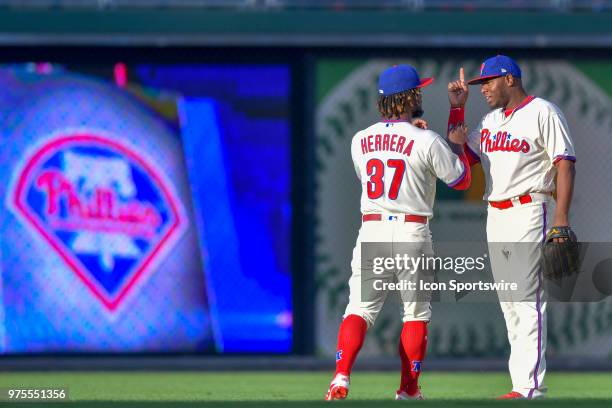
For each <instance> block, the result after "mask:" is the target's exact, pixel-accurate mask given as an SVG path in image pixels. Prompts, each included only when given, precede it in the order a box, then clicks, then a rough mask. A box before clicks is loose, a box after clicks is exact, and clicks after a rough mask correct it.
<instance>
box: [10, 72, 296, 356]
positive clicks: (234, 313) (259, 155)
mask: <svg viewBox="0 0 612 408" xmlns="http://www.w3.org/2000/svg"><path fill="white" fill-rule="evenodd" d="M98 69H99V67H93V68H92V69H91V72H92V73H93V75H92V74H88V72H89V71H88V70H87V69H86V67H85V68H83V71H80V70H79V69H67V68H62V67H59V66H56V67H54V68H53V69H52V70H48V71H47V70H45V71H44V72H37V71H32V70H30V69H29V68H27V67H26V68H25V69H24V68H23V67H20V66H11V67H5V68H0V84H2V87H0V107H1V108H2V110H3V112H4V113H5V116H4V119H5V120H4V121H3V123H2V125H0V126H1V128H0V129H1V130H2V138H1V139H2V142H3V149H2V151H0V174H2V175H3V177H4V179H5V180H6V182H5V183H0V199H1V201H0V203H1V205H2V207H3V208H2V209H3V211H2V212H0V249H1V251H0V354H13V353H25V354H27V353H56V352H60V353H64V352H76V353H79V352H85V353H92V352H93V353H99V352H101V353H105V352H110V353H124V352H130V353H133V352H159V353H164V352H194V353H214V352H218V353H228V352H229V353H231V352H247V353H258V352H265V353H287V352H290V351H291V347H292V327H293V321H292V317H293V312H292V282H291V270H290V250H291V202H290V190H291V171H290V122H289V115H288V110H289V108H288V106H289V90H290V71H289V68H288V67H287V66H282V65H279V66H276V65H246V64H241V65H212V64H206V65H193V64H192V65H176V64H173V65H146V64H139V65H133V66H130V67H129V72H130V87H129V89H128V88H123V87H121V86H118V84H117V83H115V82H113V81H112V80H110V78H106V79H104V78H101V77H98V76H97V74H96V72H98Z"/></svg>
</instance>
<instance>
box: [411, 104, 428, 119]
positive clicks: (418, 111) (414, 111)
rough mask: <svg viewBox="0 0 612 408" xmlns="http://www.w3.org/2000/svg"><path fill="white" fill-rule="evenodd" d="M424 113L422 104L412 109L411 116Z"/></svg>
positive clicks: (414, 116) (416, 116)
mask: <svg viewBox="0 0 612 408" xmlns="http://www.w3.org/2000/svg"><path fill="white" fill-rule="evenodd" d="M424 113H425V111H424V110H423V107H422V106H415V107H414V108H413V109H412V117H413V118H420V117H422V116H423V114H424Z"/></svg>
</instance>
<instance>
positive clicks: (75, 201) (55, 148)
mask: <svg viewBox="0 0 612 408" xmlns="http://www.w3.org/2000/svg"><path fill="white" fill-rule="evenodd" d="M13 203H14V206H15V208H16V210H17V212H18V213H19V214H20V215H21V216H22V217H23V218H24V219H25V220H26V224H27V225H28V226H29V227H31V228H32V229H33V231H34V232H35V233H36V234H40V235H41V236H42V237H43V238H44V239H45V240H46V242H47V243H48V244H49V245H50V247H51V249H53V250H54V251H55V252H57V253H58V255H59V256H60V257H61V258H62V259H63V261H64V262H65V263H66V265H67V266H68V267H69V268H70V269H71V270H72V271H73V272H74V273H75V274H76V275H77V276H78V277H79V278H80V279H81V280H82V282H83V283H84V284H85V285H86V286H87V288H89V290H90V291H91V292H92V293H93V294H94V295H95V297H96V298H97V299H99V300H100V301H101V302H102V304H103V305H104V306H105V307H106V308H107V309H108V310H110V311H113V310H115V309H116V308H117V307H118V306H119V305H120V303H121V301H122V300H123V299H124V298H125V296H126V295H127V294H128V293H129V292H130V290H131V289H132V288H133V287H134V286H135V285H136V283H138V282H139V281H142V280H143V278H145V277H146V275H147V272H148V271H149V270H150V269H151V266H152V265H153V264H154V263H155V262H156V261H159V260H160V259H159V258H160V257H161V256H162V254H161V252H163V251H162V249H164V248H165V247H168V246H170V245H172V244H171V243H172V242H174V241H175V240H176V238H178V235H180V232H181V231H182V230H183V227H184V226H185V219H184V218H185V217H184V215H183V214H184V211H183V210H182V205H181V203H180V201H179V200H178V198H177V197H176V196H175V195H174V194H173V193H172V189H170V188H169V186H168V185H167V183H166V182H164V178H162V177H161V175H160V172H159V171H158V170H157V169H156V168H155V166H154V165H153V163H151V162H150V161H148V160H145V159H144V158H143V157H142V156H141V155H139V154H138V152H137V151H135V150H134V149H133V148H129V147H127V146H124V145H122V144H120V143H118V142H116V141H115V140H112V139H110V138H107V137H104V136H100V135H98V134H96V132H93V131H88V132H78V133H73V134H67V135H62V136H58V137H54V138H52V139H50V140H48V141H47V142H46V143H44V145H43V146H42V147H40V148H39V149H37V150H36V151H35V152H34V154H33V155H32V156H31V157H30V158H29V159H27V161H26V164H25V166H24V167H23V170H21V172H20V173H19V174H18V180H17V184H16V187H15V190H14V196H13ZM166 249H167V248H166Z"/></svg>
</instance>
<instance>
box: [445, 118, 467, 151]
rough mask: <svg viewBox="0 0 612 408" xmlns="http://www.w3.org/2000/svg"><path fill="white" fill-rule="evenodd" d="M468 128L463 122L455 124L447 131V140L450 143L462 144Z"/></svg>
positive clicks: (465, 139) (465, 141)
mask: <svg viewBox="0 0 612 408" xmlns="http://www.w3.org/2000/svg"><path fill="white" fill-rule="evenodd" d="M467 134H468V129H467V126H466V125H465V123H461V124H460V125H457V126H455V127H454V128H452V129H450V130H449V131H448V140H449V141H451V142H452V143H455V144H458V145H461V146H463V145H464V144H465V143H467Z"/></svg>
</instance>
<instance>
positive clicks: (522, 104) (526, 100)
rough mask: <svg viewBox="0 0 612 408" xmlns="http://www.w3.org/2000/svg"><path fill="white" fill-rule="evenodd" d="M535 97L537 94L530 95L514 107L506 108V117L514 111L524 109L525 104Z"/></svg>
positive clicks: (504, 112)
mask: <svg viewBox="0 0 612 408" xmlns="http://www.w3.org/2000/svg"><path fill="white" fill-rule="evenodd" d="M534 99H535V96H533V95H528V96H527V97H526V98H525V99H524V100H523V102H521V103H519V104H518V105H517V106H516V107H515V108H514V109H506V110H505V111H503V114H504V117H505V118H508V117H510V116H512V114H513V113H514V112H516V111H517V110H519V109H522V108H524V107H525V105H527V104H528V103H529V102H531V101H533V100H534Z"/></svg>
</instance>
